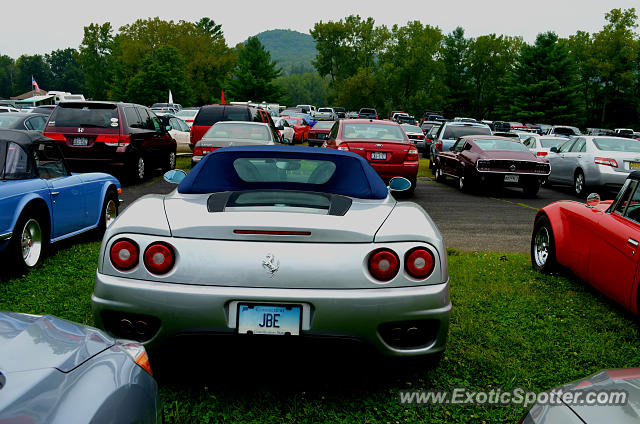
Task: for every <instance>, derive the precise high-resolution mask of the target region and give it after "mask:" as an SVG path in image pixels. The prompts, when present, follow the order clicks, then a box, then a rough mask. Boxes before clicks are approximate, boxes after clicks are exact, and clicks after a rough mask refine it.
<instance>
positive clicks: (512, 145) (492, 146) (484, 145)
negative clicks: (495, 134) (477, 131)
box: [475, 138, 529, 152]
mask: <svg viewBox="0 0 640 424" xmlns="http://www.w3.org/2000/svg"><path fill="white" fill-rule="evenodd" d="M475 142H476V145H478V147H480V148H481V149H482V150H513V151H524V152H528V151H529V149H527V148H526V147H525V146H524V145H523V144H522V143H520V142H519V141H517V140H515V139H513V140H510V139H500V138H490V139H475Z"/></svg>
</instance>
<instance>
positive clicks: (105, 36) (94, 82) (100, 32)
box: [78, 22, 114, 100]
mask: <svg viewBox="0 0 640 424" xmlns="http://www.w3.org/2000/svg"><path fill="white" fill-rule="evenodd" d="M113 47H114V36H113V29H112V28H111V24H110V23H109V22H105V23H104V24H102V25H98V24H90V25H89V26H86V27H84V36H83V38H82V42H81V43H80V49H79V54H78V63H79V64H80V67H81V68H82V70H83V72H84V77H85V84H86V90H87V95H88V96H89V97H90V98H93V99H97V100H105V99H108V98H109V95H108V88H109V85H110V82H111V78H112V74H113V57H112V50H113Z"/></svg>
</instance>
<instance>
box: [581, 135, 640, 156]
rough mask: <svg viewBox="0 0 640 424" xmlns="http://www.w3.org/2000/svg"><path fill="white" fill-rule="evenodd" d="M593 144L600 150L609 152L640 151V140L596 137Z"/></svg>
mask: <svg viewBox="0 0 640 424" xmlns="http://www.w3.org/2000/svg"><path fill="white" fill-rule="evenodd" d="M593 144H595V145H596V147H597V148H598V149H600V150H606V151H609V152H633V153H638V152H640V142H639V141H638V140H632V139H626V138H613V137H611V138H600V137H598V138H594V139H593Z"/></svg>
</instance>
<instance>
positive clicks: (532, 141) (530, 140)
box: [522, 137, 536, 149]
mask: <svg viewBox="0 0 640 424" xmlns="http://www.w3.org/2000/svg"><path fill="white" fill-rule="evenodd" d="M522 144H524V145H525V146H527V147H528V148H530V149H535V147H536V141H535V139H534V138H533V137H527V138H525V139H524V140H522Z"/></svg>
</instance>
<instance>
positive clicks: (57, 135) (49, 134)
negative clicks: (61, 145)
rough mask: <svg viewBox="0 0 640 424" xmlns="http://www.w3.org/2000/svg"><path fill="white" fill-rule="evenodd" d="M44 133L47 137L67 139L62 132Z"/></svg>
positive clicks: (60, 139)
mask: <svg viewBox="0 0 640 424" xmlns="http://www.w3.org/2000/svg"><path fill="white" fill-rule="evenodd" d="M42 135H44V136H45V137H49V138H50V139H51V140H56V141H67V139H66V138H65V136H64V135H62V134H60V133H52V132H45V133H42Z"/></svg>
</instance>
